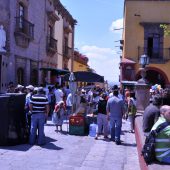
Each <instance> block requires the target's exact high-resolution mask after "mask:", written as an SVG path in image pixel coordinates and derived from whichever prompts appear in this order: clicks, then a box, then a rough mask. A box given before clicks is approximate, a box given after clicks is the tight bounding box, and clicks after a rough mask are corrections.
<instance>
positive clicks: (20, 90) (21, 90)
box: [15, 84, 24, 93]
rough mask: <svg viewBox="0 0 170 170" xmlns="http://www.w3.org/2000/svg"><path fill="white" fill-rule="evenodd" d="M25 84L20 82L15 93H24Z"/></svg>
mask: <svg viewBox="0 0 170 170" xmlns="http://www.w3.org/2000/svg"><path fill="white" fill-rule="evenodd" d="M23 89H24V86H22V85H21V84H18V85H17V87H16V88H15V93H23Z"/></svg>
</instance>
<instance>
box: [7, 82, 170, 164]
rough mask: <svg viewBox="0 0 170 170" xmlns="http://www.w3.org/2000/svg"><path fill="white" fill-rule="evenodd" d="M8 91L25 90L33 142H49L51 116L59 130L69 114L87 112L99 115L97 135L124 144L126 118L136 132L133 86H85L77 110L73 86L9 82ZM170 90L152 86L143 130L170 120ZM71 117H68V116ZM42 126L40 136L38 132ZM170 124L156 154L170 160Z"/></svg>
mask: <svg viewBox="0 0 170 170" xmlns="http://www.w3.org/2000/svg"><path fill="white" fill-rule="evenodd" d="M7 93H25V94H26V98H25V112H26V115H27V123H28V128H29V132H30V137H29V143H30V144H32V145H33V144H35V142H36V139H37V141H38V144H39V145H43V144H44V143H45V135H44V124H45V122H46V120H47V118H48V117H49V116H50V118H51V119H52V122H53V124H54V125H55V126H56V130H55V131H57V132H58V131H59V130H60V131H61V132H62V125H63V120H64V118H65V115H67V116H69V115H71V114H72V113H73V114H74V115H76V114H81V115H83V116H85V117H86V116H87V115H93V116H94V115H96V116H97V127H98V128H97V132H96V136H95V139H96V140H97V139H99V138H100V136H101V134H104V138H105V139H108V138H109V134H110V140H111V141H114V142H115V143H116V144H117V145H120V144H121V142H122V141H121V139H120V136H121V127H122V119H125V120H128V121H129V124H130V126H129V129H127V130H128V131H129V132H130V133H134V121H135V115H136V112H137V109H136V98H135V92H134V91H133V90H129V89H123V90H122V89H121V88H120V87H118V86H117V85H115V86H114V87H112V88H110V89H109V90H106V89H104V88H100V86H93V87H90V88H85V87H81V88H78V89H77V92H76V95H75V102H76V103H75V105H76V109H75V110H73V96H72V93H71V91H70V89H69V86H59V84H56V85H55V86H49V87H48V88H43V87H33V86H32V85H29V86H26V87H23V86H22V85H17V87H16V88H14V86H13V84H12V83H10V84H9V88H8V90H7ZM168 94H169V91H168V90H167V89H165V90H163V89H159V90H158V89H155V90H153V89H151V90H150V104H149V105H148V106H147V107H146V109H145V111H144V113H143V131H144V134H145V136H148V134H149V133H150V131H151V130H153V129H155V128H156V127H157V126H159V125H160V124H161V123H162V122H170V106H169V105H163V102H162V97H165V96H167V95H168ZM67 118H68V117H67ZM37 129H38V136H37ZM169 136H170V125H169V126H167V128H165V129H164V130H163V131H161V133H160V134H159V135H158V136H157V138H156V149H155V152H156V158H157V160H159V161H161V162H166V163H170V156H169V155H170V145H169V143H170V142H169Z"/></svg>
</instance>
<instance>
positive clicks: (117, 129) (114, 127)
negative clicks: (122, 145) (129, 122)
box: [110, 118, 122, 141]
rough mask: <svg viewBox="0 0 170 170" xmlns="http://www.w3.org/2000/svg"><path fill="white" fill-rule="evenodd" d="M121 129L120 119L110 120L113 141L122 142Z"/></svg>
mask: <svg viewBox="0 0 170 170" xmlns="http://www.w3.org/2000/svg"><path fill="white" fill-rule="evenodd" d="M121 127H122V119H121V118H118V119H114V118H110V133H111V140H115V141H120V134H121Z"/></svg>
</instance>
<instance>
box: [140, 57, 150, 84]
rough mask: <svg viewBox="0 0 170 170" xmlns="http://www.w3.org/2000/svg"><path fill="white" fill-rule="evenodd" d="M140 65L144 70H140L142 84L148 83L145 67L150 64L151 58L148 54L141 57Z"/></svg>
mask: <svg viewBox="0 0 170 170" xmlns="http://www.w3.org/2000/svg"><path fill="white" fill-rule="evenodd" d="M139 64H140V65H141V66H142V68H140V72H141V77H142V78H141V79H140V80H139V81H140V82H141V83H146V79H145V77H146V70H145V67H146V65H148V64H149V57H148V56H147V55H146V54H143V55H141V57H140V60H139Z"/></svg>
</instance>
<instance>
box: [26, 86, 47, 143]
mask: <svg viewBox="0 0 170 170" xmlns="http://www.w3.org/2000/svg"><path fill="white" fill-rule="evenodd" d="M30 112H31V114H32V115H31V130H30V139H29V143H30V144H31V145H34V144H35V140H36V134H37V128H38V145H43V144H45V135H44V124H45V119H46V117H48V113H49V104H48V99H47V97H46V96H45V95H44V91H43V87H39V88H38V90H37V94H34V95H32V96H31V97H30Z"/></svg>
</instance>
